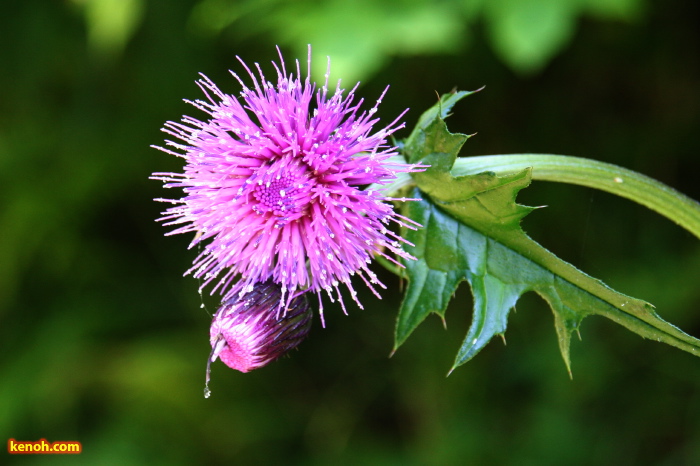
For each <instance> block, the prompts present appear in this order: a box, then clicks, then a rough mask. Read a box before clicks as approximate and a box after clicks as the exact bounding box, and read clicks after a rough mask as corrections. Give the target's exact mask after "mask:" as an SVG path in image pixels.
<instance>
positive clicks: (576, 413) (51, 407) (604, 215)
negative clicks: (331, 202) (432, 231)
mask: <svg viewBox="0 0 700 466" xmlns="http://www.w3.org/2000/svg"><path fill="white" fill-rule="evenodd" d="M1 11H2V14H0V34H1V35H2V37H1V38H2V41H1V45H0V69H1V71H0V86H1V87H0V88H1V89H2V93H1V94H0V346H1V347H2V353H1V354H0V440H2V441H5V440H6V439H9V438H11V437H12V438H15V439H17V440H37V439H39V438H46V439H48V440H50V441H55V440H79V441H80V442H82V444H83V448H84V452H83V453H82V454H81V455H79V456H56V457H46V456H25V457H21V458H20V457H13V456H10V455H9V454H7V453H5V452H0V456H2V458H1V459H0V463H3V464H5V463H11V462H16V463H20V461H18V460H21V463H22V464H43V463H45V462H48V461H49V460H50V461H51V463H52V464H91V465H92V464H101V465H110V464H115V465H121V464H133V465H141V464H143V465H146V464H148V465H158V464H163V465H179V464H183V465H185V464H246V465H248V464H250V465H254V464H294V465H296V464H299V465H325V464H331V463H332V464H359V463H361V462H362V463H366V464H382V465H383V464H387V465H433V464H434V465H465V464H468V465H480V464H483V465H492V464H514V465H515V464H517V465H530V464H532V465H535V464H537V465H549V464H551V465H561V464H567V465H579V464H580V465H584V464H585V465H590V464H606V465H607V464H615V465H628V464H629V465H633V464H634V465H638V464H655V465H656V464H658V465H682V464H688V465H691V464H700V416H699V415H700V390H699V389H700V359H698V358H695V357H693V356H690V355H688V354H685V353H683V352H680V351H679V350H676V349H673V348H670V347H665V346H663V345H660V344H657V343H656V342H651V341H645V340H642V339H641V338H639V337H637V336H636V335H633V334H631V333H629V332H627V331H626V330H624V329H623V328H622V327H619V326H616V325H615V324H613V323H612V322H609V321H607V320H605V319H602V318H590V319H587V320H585V321H584V324H583V328H582V337H583V342H579V341H575V342H574V343H573V347H572V363H573V371H574V379H573V381H571V380H569V377H568V375H567V372H566V370H565V367H564V364H563V362H562V361H561V357H560V356H559V353H558V349H557V343H556V336H555V333H554V328H553V321H552V317H551V312H550V311H549V309H548V308H547V306H546V304H545V303H544V302H543V301H541V300H539V299H538V298H537V297H535V296H534V295H527V296H526V297H524V299H523V300H522V301H521V302H520V303H519V305H518V309H517V313H514V314H512V316H511V318H510V322H509V331H508V332H507V334H506V337H507V342H508V343H507V346H504V345H503V344H502V343H501V342H500V341H494V342H492V343H491V344H490V345H489V346H487V348H486V349H485V350H484V351H482V353H481V354H479V355H478V356H477V357H476V358H475V359H474V360H473V361H472V362H470V363H468V364H467V365H465V366H463V367H462V368H460V369H458V370H456V371H455V372H454V373H453V374H452V375H451V376H450V377H449V378H445V374H446V372H447V370H448V368H449V367H450V365H451V363H452V361H453V358H454V355H455V354H456V351H457V349H458V347H459V344H460V343H461V340H462V338H463V337H464V334H465V332H466V329H467V327H468V325H469V322H470V315H471V295H470V292H469V290H468V288H466V285H465V286H464V287H463V288H461V289H460V290H459V291H458V293H457V297H456V300H455V302H454V303H453V305H452V306H451V308H450V309H449V310H448V313H447V322H448V327H447V330H445V329H443V328H442V325H441V323H440V321H439V319H438V318H436V317H431V318H430V319H428V321H427V322H426V323H425V324H424V325H422V326H421V327H419V329H418V330H417V332H416V333H415V334H414V336H412V337H411V338H410V339H409V340H408V342H407V343H406V345H405V346H404V347H402V348H401V349H400V350H399V351H398V352H397V353H396V355H395V356H394V357H393V358H391V359H389V358H387V355H388V353H389V351H390V349H391V346H392V334H393V326H394V320H395V316H396V310H397V309H398V305H399V302H400V294H399V292H398V288H399V283H398V280H396V279H395V278H394V277H392V276H390V275H389V274H387V273H382V274H381V276H382V277H383V279H384V281H385V282H386V283H387V284H389V285H390V289H391V291H387V292H385V293H384V299H383V300H382V301H379V300H377V299H376V298H374V297H372V296H371V295H370V294H369V293H367V292H364V291H365V290H362V291H363V293H361V296H360V298H361V299H362V301H363V303H364V304H365V306H366V309H365V310H363V311H361V310H358V309H357V308H355V307H354V306H351V308H350V315H349V316H347V317H346V316H344V315H343V314H342V312H341V310H340V309H339V308H338V306H336V305H332V304H330V303H326V307H327V310H326V322H327V328H326V329H322V328H321V327H320V325H319V323H318V322H315V324H314V325H315V327H314V329H313V332H312V334H311V336H310V338H309V339H308V340H307V341H306V342H304V343H303V344H302V345H301V346H300V349H299V351H296V352H294V353H293V354H292V357H290V358H285V359H283V360H281V361H279V362H277V363H274V364H272V365H271V366H269V367H267V368H265V369H263V370H260V371H257V372H253V373H250V374H240V373H235V372H234V371H231V370H229V369H227V368H225V367H224V366H223V365H222V364H221V363H217V364H215V365H214V367H213V374H212V377H213V381H212V383H211V388H212V391H213V394H212V397H211V398H210V399H208V400H205V399H204V398H203V396H202V389H203V386H204V371H205V364H206V358H207V355H208V354H209V344H208V328H209V317H208V315H207V314H206V312H205V311H204V310H202V309H201V308H200V298H199V295H198V294H197V282H196V281H195V280H193V279H191V278H189V277H186V278H182V277H181V275H182V272H183V271H184V270H186V269H187V268H188V266H189V264H190V263H191V261H192V259H193V258H194V256H195V253H196V251H187V250H186V245H187V243H188V240H189V238H186V237H169V238H165V237H163V233H164V232H165V231H166V229H165V228H163V227H161V226H160V225H158V224H156V223H155V221H154V219H155V218H156V217H157V216H158V215H159V212H160V210H162V209H163V208H164V206H163V205H158V204H157V203H155V202H152V200H151V199H152V198H155V197H161V196H164V195H165V194H170V193H164V192H163V190H162V188H161V187H160V184H159V183H158V182H155V181H149V180H148V176H149V174H150V173H151V172H154V171H177V170H179V168H180V167H181V160H178V159H177V158H175V157H170V156H167V155H165V154H163V153H161V152H158V151H156V150H153V149H150V148H149V145H151V144H160V143H161V142H162V140H163V137H164V135H163V134H162V133H161V132H160V131H159V128H160V127H161V126H162V124H163V123H164V122H165V121H166V120H178V119H179V118H180V116H181V115H182V114H190V115H193V116H196V117H198V118H203V116H204V115H202V114H200V113H198V112H197V111H196V110H195V109H193V108H192V107H190V106H188V105H187V104H185V103H183V102H182V99H183V98H189V99H194V98H199V97H200V92H199V90H198V88H197V87H196V86H195V85H194V80H195V79H196V78H197V73H198V72H203V73H205V74H207V75H208V76H209V77H211V78H212V79H214V81H216V82H217V83H218V84H219V86H220V87H221V88H222V89H224V90H225V91H227V92H232V93H235V92H236V91H237V84H236V82H235V81H234V80H233V79H232V78H231V77H230V76H229V75H228V73H227V70H228V69H234V70H237V71H240V68H239V65H238V63H237V61H236V60H235V55H240V56H241V57H242V58H243V59H244V60H246V61H247V62H248V63H252V62H255V61H258V62H260V63H261V64H262V66H263V69H264V70H266V71H268V72H270V73H271V72H272V67H271V66H270V65H269V62H270V60H271V59H274V58H275V57H276V51H275V48H274V46H275V45H276V44H279V45H280V47H281V48H282V51H283V53H284V55H285V57H286V58H287V60H288V61H291V60H292V59H293V58H294V57H296V56H298V57H301V58H302V59H303V58H305V56H306V54H305V48H306V44H307V43H312V44H313V47H314V60H315V65H316V67H315V68H314V70H315V71H314V72H315V73H316V79H321V77H322V72H323V71H322V70H323V69H324V68H325V56H326V55H331V58H332V63H333V68H332V79H337V78H339V77H342V78H343V79H344V83H345V85H346V86H352V84H353V82H354V80H358V79H359V80H361V81H362V82H363V84H362V86H361V87H360V90H359V93H360V94H362V95H363V96H365V97H366V98H367V99H368V101H369V102H372V101H373V100H374V99H375V98H376V97H377V96H378V95H379V93H380V92H381V90H382V89H383V88H384V86H385V85H387V84H390V85H391V89H390V91H389V94H388V96H387V97H386V98H385V99H384V103H383V105H382V108H380V113H379V116H380V117H381V118H382V121H385V122H388V121H391V120H392V119H393V118H394V117H395V115H396V114H398V113H399V112H400V111H401V110H402V109H404V108H406V107H410V108H411V111H410V112H409V113H408V115H407V117H406V120H407V125H408V126H409V127H411V126H412V125H413V124H414V122H415V120H416V118H417V117H418V115H420V113H421V112H422V111H423V110H424V109H426V108H427V107H428V106H430V105H432V104H433V103H434V102H435V100H436V92H439V93H442V92H447V91H449V90H451V89H452V88H453V87H458V88H460V89H476V88H478V87H481V86H482V85H485V86H486V89H485V90H484V91H482V92H480V93H478V94H476V95H474V96H472V97H469V98H468V99H467V100H466V101H463V102H462V103H460V104H459V105H458V106H457V107H456V109H455V112H454V116H453V117H451V119H450V120H449V121H448V123H449V125H450V128H451V129H452V130H453V131H461V132H466V133H474V132H478V136H476V137H474V138H471V139H470V140H469V142H468V143H467V145H466V147H465V155H483V154H496V153H516V152H543V153H560V154H568V155H577V156H584V157H590V158H594V159H598V160H602V161H606V162H611V163H616V164H620V165H623V166H626V167H628V168H631V169H633V170H637V171H640V172H642V173H645V174H648V175H650V176H653V177H655V178H657V179H659V180H661V181H663V182H665V183H667V184H669V185H671V186H673V187H675V188H677V189H679V190H680V191H682V192H684V193H686V194H688V195H690V196H691V197H694V198H695V199H700V184H699V183H698V182H697V175H696V173H697V171H698V169H699V168H700V167H699V165H700V159H699V158H698V156H699V154H700V138H699V137H698V135H699V134H700V28H698V24H700V3H698V2H697V1H693V0H668V1H666V2H653V1H649V0H493V1H488V2H487V1H486V0H483V1H469V0H460V1H458V0H443V1H428V0H376V1H375V0H358V1H354V2H351V1H347V0H315V1H311V0H301V1H284V0H257V1H253V0H201V1H197V0H181V1H174V0H63V1H58V0H53V1H44V2H41V1H38V2H26V1H21V0H8V1H4V2H3V3H2V9H1ZM319 70H321V71H320V72H318V71H319ZM399 136H400V137H405V136H407V130H404V132H403V133H401V134H399ZM173 195H174V194H173ZM519 200H520V201H521V202H522V203H525V204H529V205H545V204H546V205H548V206H549V207H548V208H546V209H540V210H538V211H536V212H534V213H533V214H531V215H530V216H529V217H528V218H527V219H525V221H524V228H525V230H526V231H527V232H528V233H529V234H531V236H533V237H534V238H535V239H536V240H538V241H540V242H541V243H542V244H544V245H545V246H546V247H548V248H550V249H551V250H553V251H554V252H555V253H557V254H559V255H560V256H561V257H562V258H564V259H565V260H568V261H570V262H572V263H573V264H575V265H577V266H578V267H579V268H581V269H582V270H584V271H586V272H588V273H590V274H592V275H594V276H596V277H598V278H600V279H602V280H604V281H605V282H607V283H608V284H610V285H611V286H613V287H614V288H616V289H618V290H619V291H621V292H623V293H626V294H630V295H632V296H635V297H639V298H642V299H646V300H648V301H650V302H652V303H654V304H655V305H656V306H657V308H658V310H659V313H660V314H661V315H662V317H664V318H665V319H667V320H669V321H670V322H673V323H675V324H677V325H679V326H680V327H681V328H683V329H684V330H686V331H688V332H689V333H691V334H694V335H695V336H700V314H699V312H700V289H699V287H698V277H700V245H699V244H698V241H697V239H696V238H694V237H692V236H691V235H689V234H688V233H686V232H684V231H683V230H681V229H680V228H678V227H676V226H675V225H673V224H671V223H670V222H668V221H666V220H665V219H662V218H660V217H658V216H657V215H655V214H653V213H651V212H648V211H646V210H645V209H643V208H641V207H638V206H636V205H634V204H632V203H630V202H628V201H624V200H620V199H616V198H613V197H612V196H609V195H607V194H605V193H600V192H594V191H591V190H587V189H584V188H579V187H572V186H564V185H556V184H548V183H542V182H540V183H537V184H535V185H533V186H532V187H531V188H529V189H527V190H525V191H523V192H522V193H521V195H520V197H519ZM380 272H381V271H380ZM357 288H358V289H361V288H362V286H360V285H358V286H357ZM205 300H206V302H207V305H208V307H209V310H210V311H211V310H213V309H214V308H215V306H216V302H215V298H207V297H206V296H205Z"/></svg>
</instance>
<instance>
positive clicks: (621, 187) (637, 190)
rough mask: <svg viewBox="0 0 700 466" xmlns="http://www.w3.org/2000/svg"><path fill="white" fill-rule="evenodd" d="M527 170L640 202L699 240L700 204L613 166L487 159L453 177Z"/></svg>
mask: <svg viewBox="0 0 700 466" xmlns="http://www.w3.org/2000/svg"><path fill="white" fill-rule="evenodd" d="M527 167H532V179H533V180H543V181H556V182H560V183H570V184H577V185H580V186H586V187H589V188H595V189H600V190H601V191H607V192H609V193H612V194H616V195H618V196H620V197H624V198H627V199H630V200H632V201H635V202H638V203H639V204H642V205H643V206H646V207H648V208H650V209H651V210H653V211H655V212H658V213H659V214H661V215H663V216H665V217H667V218H668V219H670V220H672V221H674V222H675V223H677V224H678V225H680V226H682V227H683V228H685V229H686V230H688V231H689V232H691V233H692V234H694V235H695V236H696V237H698V238H700V203H698V202H696V201H694V200H693V199H691V198H689V197H688V196H686V195H684V194H681V193H680V192H678V191H676V190H675V189H673V188H671V187H669V186H666V185H665V184H663V183H660V182H658V181H656V180H654V179H652V178H649V177H648V176H646V175H642V174H641V173H637V172H633V171H632V170H627V169H626V168H622V167H618V166H617V165H613V164H610V163H604V162H598V161H596V160H591V159H585V158H581V157H570V156H566V155H549V154H512V155H486V156H478V157H463V158H458V159H457V161H456V162H455V164H454V167H453V169H452V174H453V175H454V176H460V175H473V174H476V173H482V172H485V171H491V172H495V173H497V174H502V173H509V172H510V173H512V172H516V171H520V170H522V169H524V168H527Z"/></svg>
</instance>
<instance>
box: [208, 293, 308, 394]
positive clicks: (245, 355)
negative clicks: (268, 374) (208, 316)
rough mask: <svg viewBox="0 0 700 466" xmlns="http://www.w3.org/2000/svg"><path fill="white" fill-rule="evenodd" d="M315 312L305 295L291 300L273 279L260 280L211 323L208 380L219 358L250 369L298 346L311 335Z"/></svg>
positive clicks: (236, 297) (229, 363)
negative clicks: (211, 369)
mask: <svg viewBox="0 0 700 466" xmlns="http://www.w3.org/2000/svg"><path fill="white" fill-rule="evenodd" d="M312 315H313V312H312V311H311V308H310V306H309V302H308V300H307V299H306V296H305V295H304V294H301V295H299V296H296V297H295V298H293V299H291V300H288V297H285V296H284V293H283V292H282V289H281V287H280V285H278V284H277V283H273V282H272V281H268V282H265V283H258V284H257V285H256V286H254V287H253V289H252V291H248V292H247V293H245V294H241V295H238V294H237V295H236V296H235V297H234V298H231V299H229V300H228V301H226V302H224V304H223V305H222V306H221V307H220V308H219V310H218V311H216V314H215V315H214V319H213V320H212V323H211V329H210V341H211V346H212V352H211V355H210V356H209V361H208V362H207V383H208V382H209V365H210V364H211V363H212V362H214V361H216V359H217V358H220V359H221V360H222V361H223V362H224V364H226V365H227V366H229V367H230V368H232V369H236V370H238V371H241V372H248V371H252V370H253V369H258V368H260V367H263V366H265V365H267V364H268V363H270V362H272V361H274V360H275V359H277V358H279V357H280V356H282V355H283V354H285V353H287V352H288V351H289V350H291V349H292V348H296V346H297V345H298V344H299V343H301V341H302V340H303V339H304V338H306V336H307V335H308V334H309V330H310V329H311V318H312ZM208 394H209V389H208V388H205V396H207V397H208Z"/></svg>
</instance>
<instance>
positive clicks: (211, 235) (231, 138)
mask: <svg viewBox="0 0 700 466" xmlns="http://www.w3.org/2000/svg"><path fill="white" fill-rule="evenodd" d="M237 58H238V57H237ZM238 60H239V61H240V63H241V64H242V66H243V68H245V70H246V71H247V73H248V75H249V76H250V79H251V80H252V83H253V87H252V88H249V87H247V86H246V84H245V83H244V82H243V80H242V79H241V78H240V77H239V76H238V75H237V74H236V73H233V72H231V74H232V75H233V76H234V77H235V78H236V80H238V82H239V83H240V85H241V86H242V92H241V93H240V97H238V98H237V97H236V96H234V95H230V94H225V93H224V92H222V91H221V90H220V89H219V88H218V87H217V86H216V85H215V84H214V83H213V82H212V81H211V80H209V79H208V78H207V77H206V76H204V75H202V78H201V79H200V80H198V81H197V84H198V85H199V87H200V88H201V89H202V91H203V92H204V94H205V96H206V100H196V101H194V102H189V101H188V102H189V103H191V104H192V105H194V106H195V107H196V108H198V109H199V110H202V111H204V112H206V113H207V114H208V115H209V118H208V119H207V120H206V121H200V120H197V119H195V118H192V117H188V116H185V117H183V119H182V121H181V122H180V123H176V122H167V123H166V124H165V127H164V128H163V131H164V132H166V133H168V134H170V135H172V136H175V137H176V138H179V139H180V140H181V141H183V142H182V143H180V142H173V141H166V147H170V148H173V150H172V151H171V150H170V149H168V148H161V147H157V148H158V149H161V150H163V151H165V152H168V153H171V154H174V155H177V156H179V157H182V158H184V159H185V161H186V166H185V169H184V173H154V175H153V178H155V179H160V180H163V181H164V182H165V187H166V188H182V189H183V190H184V192H185V196H184V197H183V198H182V199H179V200H167V199H159V200H161V201H165V202H172V203H173V204H175V205H174V206H173V207H171V208H169V209H168V210H166V211H165V212H164V213H163V216H162V217H161V220H162V221H165V222H166V223H165V224H166V225H178V228H177V229H175V230H174V231H172V232H170V234H177V233H188V232H194V233H196V235H195V238H194V240H193V241H192V244H191V245H190V247H192V246H194V245H196V244H199V243H202V244H204V242H206V246H204V249H203V250H202V251H201V253H200V254H199V256H198V257H197V258H196V259H195V261H194V264H193V267H192V268H191V269H190V270H188V271H187V272H186V274H187V273H192V274H193V275H194V276H195V277H197V278H203V283H202V287H204V286H206V285H207V284H208V283H210V282H211V281H212V280H215V279H216V280H217V282H216V285H215V286H214V287H213V290H212V293H213V292H215V291H216V290H217V289H218V290H219V291H220V292H221V293H222V294H223V295H224V298H223V299H224V301H227V302H228V301H230V300H231V299H232V298H234V297H235V296H236V295H238V297H239V298H240V297H241V296H243V295H244V294H245V293H249V292H251V291H252V290H253V289H254V287H255V284H257V283H263V282H266V281H268V280H271V281H273V282H274V283H277V284H279V285H280V289H281V293H282V298H281V300H280V305H281V306H283V307H284V306H288V305H289V303H290V302H291V300H292V299H293V298H294V297H296V296H297V295H299V294H300V293H303V292H306V291H312V292H315V293H316V294H317V295H319V303H320V293H321V291H323V290H325V291H327V293H328V295H329V297H330V298H331V301H334V297H333V294H332V291H333V290H335V292H336V296H337V297H338V299H339V300H340V302H341V305H342V306H343V311H345V305H344V304H343V302H342V297H341V295H340V290H339V284H341V283H342V284H345V286H347V287H348V288H349V290H350V293H351V296H352V298H353V300H355V302H357V304H358V305H359V306H360V307H362V305H361V304H360V303H359V301H358V300H357V298H356V292H355V290H354V289H353V287H352V284H351V283H350V277H351V276H352V275H355V274H357V275H359V276H360V277H361V278H362V280H363V281H364V282H365V283H366V284H367V285H368V286H369V288H370V289H371V290H372V291H373V292H374V294H375V295H377V296H379V294H378V293H377V291H376V289H375V287H374V285H378V286H380V287H382V288H385V287H384V285H383V284H382V283H381V282H379V281H378V280H377V277H376V275H375V274H374V273H373V272H372V271H370V270H369V268H368V267H367V265H368V264H369V263H370V262H371V259H372V256H373V254H380V255H382V256H384V257H386V258H387V259H388V260H390V261H392V262H394V263H396V264H397V265H399V266H402V265H401V264H399V263H398V262H397V261H396V260H395V259H394V258H393V257H392V256H391V255H390V254H391V253H393V254H394V255H396V256H400V257H404V258H411V259H412V257H411V256H410V255H409V254H407V253H406V252H404V251H403V250H402V249H401V244H400V243H401V242H404V243H405V240H403V238H401V237H400V236H399V235H397V234H395V233H393V232H392V231H390V230H389V229H388V228H387V226H388V225H389V224H390V223H391V222H393V223H396V224H399V225H403V226H406V227H408V228H415V226H416V224H415V223H413V222H412V221H411V220H409V219H407V218H405V217H403V216H401V215H399V214H398V213H396V212H394V210H393V208H392V206H391V205H390V204H388V203H386V202H385V201H392V200H406V199H403V198H402V199H398V198H390V197H386V196H384V195H383V194H382V193H381V192H380V191H379V190H376V189H364V190H363V187H366V186H367V185H372V184H379V185H383V184H387V183H389V182H391V181H392V180H394V179H396V175H397V173H399V172H411V171H416V170H419V169H420V168H421V167H419V166H415V165H408V164H403V163H399V162H395V161H390V158H391V157H392V156H395V155H396V154H397V152H396V147H393V146H391V145H389V144H387V138H388V137H389V135H391V134H392V133H393V132H395V131H396V130H397V129H399V128H402V127H403V126H404V125H403V123H399V119H400V118H401V117H402V116H403V113H402V114H401V115H399V117H398V118H397V119H396V120H394V121H393V122H392V123H390V124H389V125H388V126H386V127H384V128H382V129H380V130H378V131H376V132H374V133H372V129H373V126H374V125H375V124H376V123H377V122H378V121H379V119H378V118H375V117H374V114H375V113H376V111H377V106H378V105H379V103H380V102H381V100H382V98H383V97H384V94H385V93H386V90H387V89H388V88H387V89H385V90H384V92H383V93H382V94H381V96H380V98H379V99H378V100H377V103H376V104H375V105H374V106H373V107H372V108H370V109H369V110H366V111H362V110H360V107H361V106H362V103H363V100H362V99H360V100H359V101H356V99H355V90H356V88H357V85H355V87H353V88H352V89H351V90H350V91H349V92H347V93H346V92H345V90H344V89H342V88H341V87H340V81H338V85H337V87H336V89H335V91H334V92H333V93H332V94H331V93H329V90H328V76H329V73H330V59H329V62H328V71H327V73H326V75H325V83H324V84H323V86H321V88H320V89H317V88H316V84H311V82H310V80H309V77H308V75H309V74H310V68H311V49H310V48H309V56H308V60H307V77H306V78H305V79H304V81H303V82H302V81H301V77H300V76H301V71H300V66H299V61H298V60H297V61H296V75H295V74H294V73H290V74H288V73H287V70H286V68H285V63H284V61H283V58H282V55H281V53H280V63H279V64H277V63H275V62H273V66H274V68H275V71H276V74H277V83H276V85H273V84H272V83H271V82H269V81H267V79H266V78H265V76H264V75H263V73H262V71H261V68H260V66H259V65H258V64H257V63H256V64H255V67H256V69H257V71H258V75H256V74H254V73H253V71H251V69H250V68H248V66H247V65H246V64H245V63H244V62H243V61H242V60H241V59H240V58H238ZM358 84H359V83H358ZM404 113H405V112H404ZM394 160H395V159H394ZM320 314H321V319H323V309H322V308H321V309H320Z"/></svg>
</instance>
